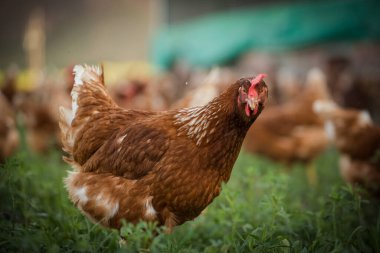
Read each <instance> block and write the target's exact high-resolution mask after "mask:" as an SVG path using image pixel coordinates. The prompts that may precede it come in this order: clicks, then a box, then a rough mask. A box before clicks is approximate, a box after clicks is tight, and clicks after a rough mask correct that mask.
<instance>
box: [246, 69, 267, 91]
mask: <svg viewBox="0 0 380 253" xmlns="http://www.w3.org/2000/svg"><path fill="white" fill-rule="evenodd" d="M265 77H267V74H258V75H257V76H256V77H255V78H253V79H252V81H251V87H249V90H248V96H258V94H257V91H256V90H255V86H256V85H257V84H258V83H260V82H261V81H262V80H263V79H264V78H265Z"/></svg>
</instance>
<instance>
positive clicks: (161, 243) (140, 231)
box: [0, 150, 380, 253]
mask: <svg viewBox="0 0 380 253" xmlns="http://www.w3.org/2000/svg"><path fill="white" fill-rule="evenodd" d="M337 158H338V155H337V153H336V151H334V150H329V151H328V152H326V153H325V154H323V155H322V156H321V157H320V158H319V159H317V160H316V161H315V164H314V165H315V167H316V171H317V183H316V184H315V185H310V184H309V183H308V178H307V175H306V172H305V171H306V169H305V168H304V166H302V165H295V166H294V168H292V169H289V168H284V167H282V166H281V165H278V164H275V163H273V162H270V161H267V160H265V159H263V158H261V157H256V156H250V155H247V154H244V153H242V154H241V155H240V157H239V159H238V161H237V163H236V165H235V169H234V171H233V175H232V176H231V180H230V182H229V183H228V184H227V185H225V186H224V187H223V191H222V193H221V196H219V197H218V198H217V199H216V200H215V201H214V202H213V203H212V204H211V205H210V206H209V207H208V208H207V209H206V210H205V212H204V213H203V214H202V215H201V216H200V217H198V218H197V219H196V220H195V221H191V222H187V223H185V224H184V225H182V226H180V227H177V228H176V229H175V230H174V233H173V234H171V235H166V234H165V233H163V228H157V227H156V226H155V224H147V223H140V224H138V225H136V226H132V225H130V224H125V225H124V227H123V228H122V230H121V231H120V234H121V235H122V237H123V238H126V243H120V236H119V232H118V231H115V230H107V229H103V228H102V227H100V226H98V225H93V224H92V223H91V222H90V221H89V220H87V219H86V218H84V217H83V215H82V214H81V213H80V212H79V211H78V210H77V209H76V208H75V207H73V205H72V204H71V203H70V201H69V200H68V198H67V193H66V190H65V189H64V186H63V181H62V179H63V178H64V177H65V175H66V171H67V170H68V169H70V168H69V167H68V166H67V165H65V164H64V163H63V162H61V159H60V154H58V153H52V154H50V155H49V156H46V157H44V158H42V157H38V156H35V155H31V154H29V153H28V152H26V151H21V152H20V153H19V154H18V155H17V156H15V157H13V158H11V159H10V160H8V161H7V163H6V164H5V165H3V166H2V167H1V168H0V251H1V252H137V251H138V252H149V251H150V252H173V253H174V252H302V253H303V252H380V211H379V210H380V208H379V206H380V205H379V203H378V202H377V201H375V200H372V199H370V198H369V197H367V196H366V194H365V193H364V192H363V193H361V194H358V193H353V190H352V189H351V188H350V187H348V186H346V184H345V183H344V182H343V181H342V180H341V179H340V176H339V172H338V166H337Z"/></svg>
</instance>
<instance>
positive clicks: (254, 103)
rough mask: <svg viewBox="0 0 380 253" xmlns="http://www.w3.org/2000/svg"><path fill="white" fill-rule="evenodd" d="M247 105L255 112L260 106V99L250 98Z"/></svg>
mask: <svg viewBox="0 0 380 253" xmlns="http://www.w3.org/2000/svg"><path fill="white" fill-rule="evenodd" d="M247 104H248V105H249V108H251V110H252V111H254V110H255V109H256V108H257V106H258V105H259V99H258V98H257V97H248V98H247Z"/></svg>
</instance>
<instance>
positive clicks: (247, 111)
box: [245, 104, 251, 117]
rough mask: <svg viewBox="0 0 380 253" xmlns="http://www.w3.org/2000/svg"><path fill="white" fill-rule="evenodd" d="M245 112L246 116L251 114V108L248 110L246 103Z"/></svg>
mask: <svg viewBox="0 0 380 253" xmlns="http://www.w3.org/2000/svg"><path fill="white" fill-rule="evenodd" d="M245 114H247V116H248V117H249V116H251V110H249V105H248V104H246V105H245Z"/></svg>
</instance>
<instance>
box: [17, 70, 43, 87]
mask: <svg viewBox="0 0 380 253" xmlns="http://www.w3.org/2000/svg"><path fill="white" fill-rule="evenodd" d="M39 78H40V74H39V73H38V72H37V71H33V70H30V69H28V70H24V71H21V72H20V73H19V74H18V75H17V78H16V90H18V91H31V90H33V89H35V88H36V87H37V84H38V83H39V80H40V79H39Z"/></svg>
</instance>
